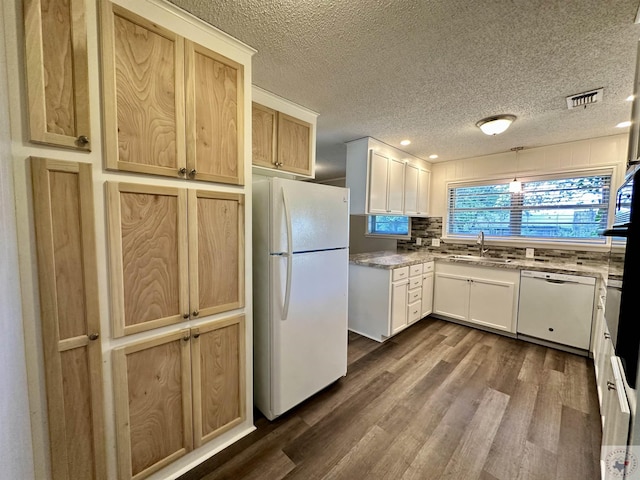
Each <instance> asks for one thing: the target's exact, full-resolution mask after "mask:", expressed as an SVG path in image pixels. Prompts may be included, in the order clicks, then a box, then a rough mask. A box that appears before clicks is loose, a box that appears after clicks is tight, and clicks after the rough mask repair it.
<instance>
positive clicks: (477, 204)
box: [447, 174, 611, 243]
mask: <svg viewBox="0 0 640 480" xmlns="http://www.w3.org/2000/svg"><path fill="white" fill-rule="evenodd" d="M610 184H611V175H610V174H598V175H579V176H578V175H576V176H571V177H568V178H545V179H534V180H531V181H526V182H523V183H522V192H519V193H510V192H509V183H508V182H505V183H498V184H489V185H487V184H485V185H479V184H476V185H469V186H456V187H450V188H449V207H448V213H449V218H448V223H447V234H448V235H450V236H460V237H465V236H475V235H477V234H478V233H480V231H483V232H484V233H485V235H487V236H492V237H510V238H538V239H543V240H552V239H553V240H558V239H560V240H574V241H575V240H577V241H581V242H583V241H600V242H602V243H604V242H605V239H604V237H601V236H599V235H598V230H601V229H604V228H606V226H607V213H608V211H609V194H610Z"/></svg>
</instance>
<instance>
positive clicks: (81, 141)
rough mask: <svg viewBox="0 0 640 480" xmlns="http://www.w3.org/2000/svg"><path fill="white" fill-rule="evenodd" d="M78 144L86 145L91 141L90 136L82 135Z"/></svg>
mask: <svg viewBox="0 0 640 480" xmlns="http://www.w3.org/2000/svg"><path fill="white" fill-rule="evenodd" d="M77 142H78V145H80V146H81V147H84V146H85V145H86V144H88V143H89V137H87V136H86V135H80V136H79V137H78V140H77Z"/></svg>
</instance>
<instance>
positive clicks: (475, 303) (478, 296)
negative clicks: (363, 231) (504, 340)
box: [468, 278, 516, 333]
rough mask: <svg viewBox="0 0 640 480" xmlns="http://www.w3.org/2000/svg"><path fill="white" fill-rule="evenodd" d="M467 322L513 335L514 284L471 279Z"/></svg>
mask: <svg viewBox="0 0 640 480" xmlns="http://www.w3.org/2000/svg"><path fill="white" fill-rule="evenodd" d="M470 283H471V289H470V298H469V319H468V320H469V321H470V322H474V323H479V324H481V325H484V326H486V327H491V328H495V329H497V330H504V331H507V332H513V333H515V328H514V327H515V322H514V318H513V311H514V309H513V307H514V302H515V301H516V299H515V296H514V288H515V286H514V284H513V283H511V282H499V281H497V280H487V279H481V278H472V279H471V282H470Z"/></svg>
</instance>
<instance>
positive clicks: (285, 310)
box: [282, 187, 293, 320]
mask: <svg viewBox="0 0 640 480" xmlns="http://www.w3.org/2000/svg"><path fill="white" fill-rule="evenodd" d="M282 206H283V207H284V218H285V223H286V228H287V253H285V254H284V255H283V256H285V257H287V282H286V287H285V293H284V305H283V306H282V320H286V319H287V316H288V315H289V301H290V300H291V270H292V268H291V267H292V265H291V263H292V262H293V246H292V243H293V242H292V238H291V228H292V227H291V213H290V212H289V204H288V202H287V195H286V193H285V190H284V187H282Z"/></svg>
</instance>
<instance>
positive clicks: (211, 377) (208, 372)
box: [191, 315, 246, 447]
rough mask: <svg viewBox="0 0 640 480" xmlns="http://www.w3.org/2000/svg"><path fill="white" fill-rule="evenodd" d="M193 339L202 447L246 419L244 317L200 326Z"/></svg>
mask: <svg viewBox="0 0 640 480" xmlns="http://www.w3.org/2000/svg"><path fill="white" fill-rule="evenodd" d="M191 337H192V340H191V352H192V355H191V359H192V369H193V370H192V378H193V424H194V432H193V434H194V443H195V447H199V446H200V445H202V444H203V443H205V442H208V441H209V440H211V439H213V438H215V437H217V436H218V435H220V434H222V433H224V432H226V431H227V430H229V429H231V428H233V427H234V426H236V425H238V424H239V423H242V422H243V421H244V419H245V416H246V413H245V412H246V410H245V351H244V344H245V338H244V337H245V320H244V316H242V315H241V316H237V317H232V318H228V319H222V320H215V321H213V322H209V323H206V324H202V325H199V326H197V327H194V328H192V329H191Z"/></svg>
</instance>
